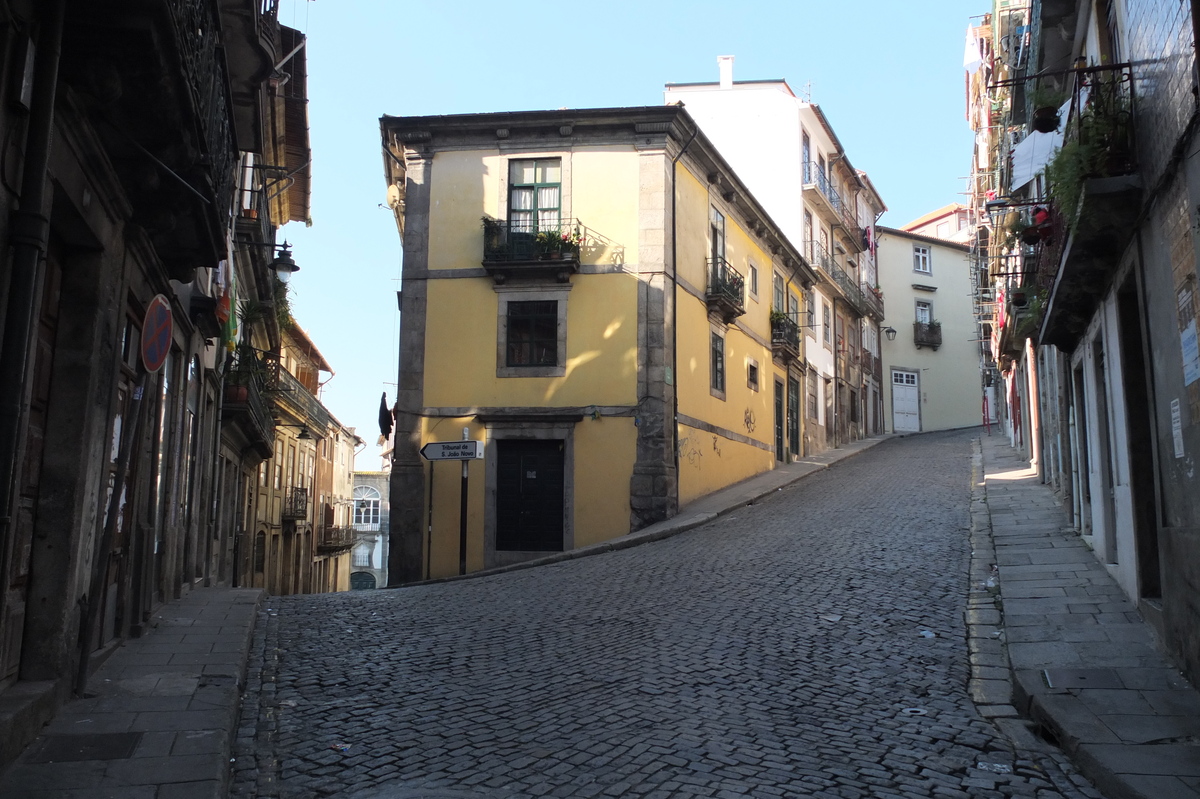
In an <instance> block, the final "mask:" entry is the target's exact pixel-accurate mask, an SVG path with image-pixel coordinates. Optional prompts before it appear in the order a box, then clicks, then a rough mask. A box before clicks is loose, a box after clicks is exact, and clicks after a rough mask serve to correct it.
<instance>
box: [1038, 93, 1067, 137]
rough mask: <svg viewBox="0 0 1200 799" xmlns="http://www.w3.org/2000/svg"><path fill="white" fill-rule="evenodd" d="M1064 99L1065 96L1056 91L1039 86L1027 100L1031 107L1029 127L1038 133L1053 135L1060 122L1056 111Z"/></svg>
mask: <svg viewBox="0 0 1200 799" xmlns="http://www.w3.org/2000/svg"><path fill="white" fill-rule="evenodd" d="M1066 99H1067V96H1066V94H1065V93H1063V92H1061V91H1059V90H1057V89H1051V88H1048V87H1045V88H1044V87H1041V86H1039V87H1038V88H1036V89H1034V90H1033V93H1032V94H1031V95H1030V98H1029V100H1030V105H1032V106H1033V117H1032V119H1031V120H1030V125H1031V127H1032V128H1033V129H1034V130H1036V131H1037V132H1038V133H1053V132H1054V131H1056V130H1058V125H1059V122H1060V121H1061V119H1060V114H1059V113H1058V109H1059V108H1060V107H1061V106H1062V104H1063V102H1064V101H1065V100H1066Z"/></svg>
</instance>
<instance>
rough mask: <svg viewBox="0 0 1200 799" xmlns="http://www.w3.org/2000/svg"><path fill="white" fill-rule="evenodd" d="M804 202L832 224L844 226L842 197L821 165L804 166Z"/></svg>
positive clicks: (810, 163)
mask: <svg viewBox="0 0 1200 799" xmlns="http://www.w3.org/2000/svg"><path fill="white" fill-rule="evenodd" d="M803 192H804V201H805V202H806V203H808V205H809V206H810V207H812V209H813V210H814V211H816V213H817V216H819V217H821V219H822V220H823V221H824V222H826V223H828V224H830V225H842V224H844V220H843V218H842V197H841V195H840V194H838V193H837V189H835V188H834V187H833V185H832V182H831V181H830V180H829V175H827V174H826V173H825V170H823V169H821V165H820V164H817V163H814V162H811V161H810V162H809V163H807V164H805V165H804V187H803Z"/></svg>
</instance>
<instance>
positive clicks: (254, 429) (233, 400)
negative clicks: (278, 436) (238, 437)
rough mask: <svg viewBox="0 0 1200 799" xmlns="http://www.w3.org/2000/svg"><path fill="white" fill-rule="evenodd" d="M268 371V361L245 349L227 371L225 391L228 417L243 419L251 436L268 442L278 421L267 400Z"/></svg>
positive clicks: (273, 436)
mask: <svg viewBox="0 0 1200 799" xmlns="http://www.w3.org/2000/svg"><path fill="white" fill-rule="evenodd" d="M268 374H269V373H268V370H267V365H266V364H265V363H263V361H262V360H260V359H259V358H258V357H257V356H256V355H255V354H254V353H253V352H242V353H240V354H239V356H238V361H237V363H236V364H235V365H234V367H233V369H231V370H230V371H229V372H227V373H226V375H225V389H224V395H223V400H224V402H223V404H224V416H225V418H227V419H229V420H230V421H237V422H239V423H242V427H243V429H244V430H245V432H246V433H247V437H248V438H251V439H254V438H257V439H258V442H260V443H267V444H269V443H270V442H271V441H273V440H274V438H275V422H274V420H273V419H272V418H271V406H270V402H269V401H268V400H267V379H268ZM243 422H244V423H243Z"/></svg>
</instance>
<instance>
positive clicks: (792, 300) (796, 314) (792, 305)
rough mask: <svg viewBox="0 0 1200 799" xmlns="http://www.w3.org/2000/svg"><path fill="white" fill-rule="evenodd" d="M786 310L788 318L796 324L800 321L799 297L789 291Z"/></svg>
mask: <svg viewBox="0 0 1200 799" xmlns="http://www.w3.org/2000/svg"><path fill="white" fill-rule="evenodd" d="M787 312H788V318H789V319H791V320H792V321H793V322H795V323H797V324H799V323H800V298H799V297H797V296H796V295H795V294H793V293H791V292H790V291H789V292H788V305H787Z"/></svg>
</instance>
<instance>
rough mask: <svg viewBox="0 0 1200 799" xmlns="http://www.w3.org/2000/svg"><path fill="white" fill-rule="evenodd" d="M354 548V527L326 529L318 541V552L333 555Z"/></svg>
mask: <svg viewBox="0 0 1200 799" xmlns="http://www.w3.org/2000/svg"><path fill="white" fill-rule="evenodd" d="M353 546H354V528H353V527H326V528H325V529H324V530H322V531H321V537H320V538H319V539H318V540H317V552H319V553H321V554H325V555H332V554H335V553H338V552H345V551H346V550H348V549H351V548H352V547H353Z"/></svg>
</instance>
